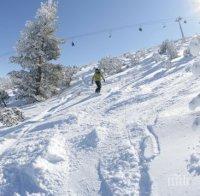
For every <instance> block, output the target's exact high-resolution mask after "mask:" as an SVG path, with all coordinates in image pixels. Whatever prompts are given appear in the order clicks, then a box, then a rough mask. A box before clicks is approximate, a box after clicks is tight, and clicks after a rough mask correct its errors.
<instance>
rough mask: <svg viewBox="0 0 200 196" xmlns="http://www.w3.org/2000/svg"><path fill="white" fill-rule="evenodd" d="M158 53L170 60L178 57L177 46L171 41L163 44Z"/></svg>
mask: <svg viewBox="0 0 200 196" xmlns="http://www.w3.org/2000/svg"><path fill="white" fill-rule="evenodd" d="M158 52H159V54H160V55H163V54H166V55H167V56H168V57H169V59H170V60H171V59H175V58H177V57H178V52H177V49H176V45H175V44H174V42H172V41H169V40H166V41H164V42H163V43H162V44H161V46H160V48H159V51H158Z"/></svg>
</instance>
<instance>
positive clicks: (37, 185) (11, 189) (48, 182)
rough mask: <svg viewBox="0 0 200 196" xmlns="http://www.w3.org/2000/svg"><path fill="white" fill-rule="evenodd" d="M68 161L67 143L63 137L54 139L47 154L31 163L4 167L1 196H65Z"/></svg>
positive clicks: (54, 137) (46, 151) (45, 152)
mask: <svg viewBox="0 0 200 196" xmlns="http://www.w3.org/2000/svg"><path fill="white" fill-rule="evenodd" d="M67 157H68V155H67V152H66V150H65V141H64V140H63V138H62V137H60V136H53V138H52V139H51V140H50V142H49V144H48V145H47V147H46V150H45V151H44V152H43V153H42V154H41V155H39V156H38V157H37V158H36V159H35V160H34V161H33V162H32V163H30V164H27V165H20V164H19V163H13V164H11V165H7V166H5V167H4V169H3V176H4V182H2V184H3V185H1V187H3V188H1V192H0V193H1V194H0V195H14V193H18V194H19V195H28V194H32V193H38V194H40V195H42V194H44V195H55V194H63V193H64V190H66V185H67V179H66V177H67V173H68V159H67ZM64 182H66V184H65V183H64Z"/></svg>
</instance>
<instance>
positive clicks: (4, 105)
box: [1, 99, 7, 107]
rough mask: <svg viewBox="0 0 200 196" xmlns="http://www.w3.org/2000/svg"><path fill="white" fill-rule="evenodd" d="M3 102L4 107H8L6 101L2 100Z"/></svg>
mask: <svg viewBox="0 0 200 196" xmlns="http://www.w3.org/2000/svg"><path fill="white" fill-rule="evenodd" d="M1 101H2V103H3V105H4V107H7V105H6V103H5V101H4V100H3V99H1Z"/></svg>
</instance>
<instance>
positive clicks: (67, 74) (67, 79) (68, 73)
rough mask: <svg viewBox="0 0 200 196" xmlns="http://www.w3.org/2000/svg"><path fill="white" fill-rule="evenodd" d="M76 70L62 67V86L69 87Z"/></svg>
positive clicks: (75, 68) (73, 67) (72, 67)
mask: <svg viewBox="0 0 200 196" xmlns="http://www.w3.org/2000/svg"><path fill="white" fill-rule="evenodd" d="M77 71H78V68H77V67H76V66H68V67H63V71H62V86H63V87H64V88H65V87H69V86H70V84H71V82H72V80H73V78H74V75H75V74H76V73H77Z"/></svg>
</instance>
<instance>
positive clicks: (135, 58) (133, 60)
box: [123, 53, 140, 67]
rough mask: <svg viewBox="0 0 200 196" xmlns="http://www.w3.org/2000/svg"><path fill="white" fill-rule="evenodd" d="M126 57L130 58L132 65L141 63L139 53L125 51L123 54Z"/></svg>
mask: <svg viewBox="0 0 200 196" xmlns="http://www.w3.org/2000/svg"><path fill="white" fill-rule="evenodd" d="M123 56H124V57H125V58H126V59H130V67H133V66H135V65H138V64H139V63H140V56H139V55H138V53H134V54H131V53H125V54H124V55H123Z"/></svg>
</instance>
